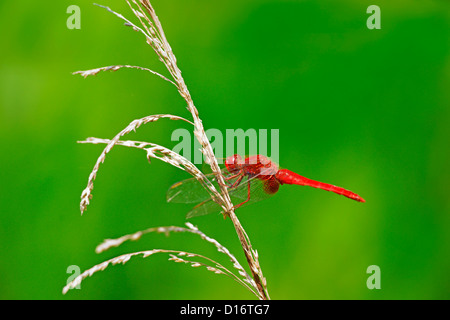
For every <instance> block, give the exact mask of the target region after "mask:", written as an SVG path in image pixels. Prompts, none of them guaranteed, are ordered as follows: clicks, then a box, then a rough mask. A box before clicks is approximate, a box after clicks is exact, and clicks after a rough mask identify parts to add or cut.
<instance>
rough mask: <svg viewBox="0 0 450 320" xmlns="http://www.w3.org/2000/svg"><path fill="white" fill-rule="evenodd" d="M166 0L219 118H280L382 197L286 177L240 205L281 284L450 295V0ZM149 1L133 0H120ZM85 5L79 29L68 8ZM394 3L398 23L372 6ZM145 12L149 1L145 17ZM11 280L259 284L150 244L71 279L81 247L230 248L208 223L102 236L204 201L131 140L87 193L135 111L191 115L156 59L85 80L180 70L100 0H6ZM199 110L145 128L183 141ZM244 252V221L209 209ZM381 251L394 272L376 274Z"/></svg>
mask: <svg viewBox="0 0 450 320" xmlns="http://www.w3.org/2000/svg"><path fill="white" fill-rule="evenodd" d="M152 2H153V6H154V7H155V10H156V12H157V14H158V16H159V18H160V19H161V21H162V24H163V26H164V29H165V32H166V35H167V37H168V39H169V42H170V44H171V45H172V48H173V50H174V52H175V55H176V56H177V58H178V64H179V67H180V68H181V70H182V71H183V75H184V77H185V80H186V83H187V85H188V87H189V89H190V91H191V94H192V96H193V99H194V102H195V104H196V106H197V108H198V109H199V112H200V116H201V118H202V119H203V122H204V125H205V127H206V128H218V129H220V130H225V129H230V128H231V129H234V128H243V129H249V128H255V129H269V130H270V129H279V130H280V162H281V165H282V166H283V167H285V168H289V169H291V170H293V171H296V172H298V173H300V174H302V175H305V176H307V177H310V178H313V179H317V180H322V181H324V182H330V183H334V184H337V185H340V186H343V187H346V188H348V189H350V190H353V191H355V192H357V193H359V194H360V195H361V196H363V197H364V198H365V199H366V200H367V203H365V204H360V203H356V202H355V201H350V200H348V199H346V198H344V197H339V196H335V195H333V194H331V193H327V192H324V191H320V190H316V189H313V188H306V187H295V186H285V187H283V188H282V189H281V190H280V192H279V193H278V194H277V195H276V196H274V197H272V198H271V199H269V200H265V201H263V202H260V203H257V204H254V205H252V206H248V207H245V208H242V209H241V210H239V211H238V215H239V217H240V219H241V222H242V224H243V225H244V227H245V229H246V231H247V233H248V234H249V235H250V238H251V240H252V244H253V246H254V247H255V248H256V249H257V250H258V252H259V255H260V263H261V266H262V268H263V271H264V275H265V276H266V278H267V281H268V288H269V292H270V295H271V297H272V298H273V299H448V298H450V281H449V276H448V270H449V268H450V258H449V249H450V241H449V240H450V239H449V234H448V226H449V222H450V221H449V209H450V206H449V195H448V192H449V187H448V184H449V181H450V180H449V178H450V174H449V173H450V170H449V167H448V165H449V163H450V161H449V160H450V152H449V137H450V129H449V127H450V126H449V123H450V108H449V101H450V99H449V95H450V91H449V86H450V54H449V43H450V41H449V40H450V28H449V24H450V23H449V21H450V3H449V2H448V1H444V0H442V1H438V0H435V1H411V0H409V1H406V0H402V1H395V2H393V1H387V0H378V1H374V2H372V1H371V2H368V1H360V0H346V1H331V0H327V1H312V0H304V1H300V0H298V1H294V0H292V1H275V0H272V1H268V0H267V1H264V0H258V1H256V0H252V1H249V0H245V1H242V0H239V1H237V0H230V1H207V0H201V1H200V0H199V1H182V0H164V1H161V0H154V1H152ZM100 3H101V4H104V5H109V6H111V7H112V8H113V9H115V10H116V11H119V12H121V13H122V14H124V15H125V16H127V17H129V18H133V15H132V13H131V12H130V10H129V8H128V6H127V4H126V3H125V2H124V1H119V0H117V1H101V2H100ZM72 4H76V5H78V6H80V8H81V29H80V30H69V29H67V27H66V20H67V18H68V17H69V14H67V13H66V9H67V7H68V6H69V5H72ZM371 4H377V5H379V6H380V7H381V19H382V20H381V23H382V29H381V30H369V29H368V28H367V27H366V19H367V18H368V17H369V15H368V14H367V13H366V9H367V7H368V6H369V5H371ZM133 21H134V20H133ZM0 29H1V30H2V49H1V53H0V55H1V56H0V57H1V59H0V104H1V108H0V112H1V113H0V121H1V126H0V130H1V135H2V138H3V142H2V148H1V157H0V164H1V167H0V181H1V183H0V197H1V209H0V210H1V218H0V298H2V299H252V298H253V296H252V295H251V294H250V293H249V292H248V291H246V290H245V289H244V288H243V287H241V286H239V285H238V284H236V283H235V282H233V281H232V280H230V279H228V278H226V277H224V276H220V275H215V274H213V273H211V272H207V271H205V270H200V269H193V268H190V267H188V266H185V265H181V264H175V263H173V262H168V261H167V256H164V255H161V256H157V255H156V256H153V257H150V258H147V259H141V258H135V259H134V260H131V261H130V262H128V263H127V264H126V265H123V266H122V265H120V266H115V267H111V268H108V269H107V270H105V271H104V272H101V273H98V274H97V275H95V276H94V277H92V278H89V279H87V280H85V281H84V282H83V283H82V286H81V287H82V289H81V290H72V291H70V292H69V293H68V294H67V295H65V296H63V295H62V294H61V289H62V287H63V286H64V285H65V283H66V280H67V277H69V276H70V275H71V274H67V273H66V269H67V267H68V266H69V265H78V266H80V268H81V270H84V269H86V268H89V267H91V266H93V265H95V264H97V263H100V262H102V261H103V260H105V259H109V258H112V257H114V256H116V255H119V254H122V253H127V252H132V251H138V250H144V249H152V248H168V249H180V250H187V251H192V252H198V253H202V254H204V255H207V256H210V257H211V258H214V259H217V260H220V261H221V262H223V264H224V265H227V266H229V264H228V261H227V259H226V258H224V257H223V256H222V255H221V254H219V253H218V252H217V251H216V250H215V248H214V247H212V246H211V245H210V244H208V243H204V241H201V240H200V239H199V238H198V237H196V236H193V235H189V234H173V235H171V236H170V237H165V236H164V235H159V234H152V235H148V236H145V237H143V238H142V239H141V240H140V241H138V242H132V243H126V244H125V245H123V247H119V248H116V249H114V250H111V251H108V252H106V253H103V254H100V255H97V254H96V253H95V252H94V249H95V246H96V245H97V244H99V243H100V242H101V241H102V240H103V239H105V238H114V237H119V236H121V235H124V234H128V233H132V232H135V231H138V230H142V229H145V228H148V227H154V226H162V225H178V226H182V225H183V224H184V222H185V219H184V216H185V213H186V212H187V211H188V210H189V208H190V207H189V206H188V205H180V204H178V205H176V204H167V203H166V202H165V192H166V190H167V188H168V187H169V186H170V185H171V184H172V183H174V182H177V181H179V180H182V179H185V178H188V177H189V175H188V174H186V173H184V172H182V171H180V170H177V169H176V168H174V167H172V166H169V165H166V164H164V163H161V162H159V161H157V160H154V161H153V162H152V163H151V165H149V164H148V162H147V160H146V159H145V155H144V154H143V153H142V152H141V151H139V150H132V149H127V148H122V147H117V148H115V149H114V150H113V152H112V153H111V154H110V155H109V156H108V157H107V159H106V161H105V163H104V165H103V166H102V167H101V168H100V171H99V174H98V177H97V179H96V183H95V189H94V192H93V194H94V197H93V199H92V202H91V205H90V206H89V208H88V210H87V212H85V214H84V215H83V216H80V212H79V199H80V194H81V191H82V190H83V189H84V188H85V186H86V183H87V178H88V175H89V173H90V171H91V169H92V167H93V165H94V163H95V161H96V159H97V156H98V155H99V154H100V152H101V150H102V148H103V146H99V145H80V144H77V143H76V141H77V140H82V139H85V138H87V137H90V136H95V137H102V138H111V137H113V136H114V135H115V134H116V133H117V132H119V131H120V130H122V129H123V128H124V127H125V126H126V125H127V124H128V123H129V122H130V121H131V120H133V119H136V118H141V117H143V116H146V115H150V114H157V113H172V114H178V115H181V116H184V117H189V116H190V115H189V113H188V112H187V110H186V109H185V102H184V100H183V99H182V98H181V97H180V96H179V95H178V93H177V92H176V90H175V89H174V88H173V87H172V86H171V85H170V84H168V83H167V82H164V81H162V80H161V79H160V78H158V77H155V76H153V75H150V74H148V73H145V72H141V71H137V70H119V71H117V72H115V73H111V72H105V73H102V74H99V75H97V76H96V77H90V78H87V79H83V78H82V77H80V76H74V75H72V74H71V73H72V72H73V71H77V70H87V69H90V68H95V67H101V66H108V65H113V64H132V65H140V66H143V67H148V68H151V69H154V70H156V71H159V72H161V73H164V74H167V71H165V70H164V67H163V65H162V64H161V63H160V62H159V61H158V60H157V58H156V56H155V54H154V52H153V51H152V49H151V48H150V47H149V46H148V45H147V44H146V43H145V41H144V40H143V37H142V36H141V35H140V34H138V33H135V32H133V31H132V30H131V29H130V28H126V27H123V26H122V21H120V20H119V19H118V18H116V17H115V16H113V15H112V14H110V13H108V12H107V11H105V10H104V9H101V8H99V7H96V6H93V5H92V3H91V2H90V1H66V0H64V1H57V2H56V1H27V2H23V1H22V2H21V1H2V2H1V3H0ZM178 127H184V128H189V126H188V125H187V124H183V123H180V122H173V121H169V120H161V121H159V122H157V123H154V124H151V125H147V126H143V127H141V128H140V129H139V130H138V132H137V133H133V134H131V135H129V136H128V138H129V139H135V140H144V141H152V142H155V143H159V144H162V145H165V146H168V147H173V146H174V145H175V144H176V142H172V141H171V140H170V136H171V132H172V131H173V130H175V129H176V128H178ZM191 222H192V223H194V224H195V225H197V226H198V227H199V228H200V229H201V230H203V231H204V232H205V233H206V234H208V235H210V236H212V237H214V238H215V239H217V240H218V241H219V242H221V243H222V244H224V245H225V246H227V247H228V248H229V249H230V250H231V251H232V252H233V253H234V254H235V255H236V257H237V258H238V259H239V260H240V261H241V263H242V264H245V258H244V255H243V253H242V249H241V247H240V244H239V241H238V239H237V237H236V234H235V231H234V229H233V227H232V225H231V222H230V221H229V220H224V219H222V218H221V217H220V216H217V215H210V216H205V217H199V218H196V219H192V220H191ZM370 265H378V266H379V267H380V268H381V289H380V290H369V289H368V288H367V287H366V280H367V278H368V276H369V275H368V274H367V273H366V269H367V267H368V266H370Z"/></svg>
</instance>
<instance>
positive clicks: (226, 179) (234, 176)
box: [219, 172, 242, 188]
mask: <svg viewBox="0 0 450 320" xmlns="http://www.w3.org/2000/svg"><path fill="white" fill-rule="evenodd" d="M241 174H242V172H238V173H236V174H233V175H230V176H228V177H224V179H225V184H221V183H219V184H220V185H222V186H224V187H228V188H234V187H235V183H236V182H237V181H235V183H227V182H228V180H231V179H234V178H237V177H239V176H240V175H241ZM238 180H239V179H238ZM241 180H242V179H241ZM239 182H240V181H239Z"/></svg>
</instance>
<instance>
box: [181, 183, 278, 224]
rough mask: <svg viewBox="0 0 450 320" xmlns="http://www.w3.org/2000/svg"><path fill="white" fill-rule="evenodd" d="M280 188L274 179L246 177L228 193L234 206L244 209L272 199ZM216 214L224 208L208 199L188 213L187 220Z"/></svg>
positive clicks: (229, 189)
mask: <svg viewBox="0 0 450 320" xmlns="http://www.w3.org/2000/svg"><path fill="white" fill-rule="evenodd" d="M233 180H236V179H233ZM278 188H279V182H278V181H277V180H275V179H274V178H269V179H260V178H258V177H253V178H248V177H247V176H244V178H243V179H242V181H241V182H240V183H239V185H237V186H235V187H233V188H228V193H229V195H230V198H231V202H232V203H233V204H234V206H235V207H236V206H239V207H242V206H246V205H249V204H252V203H255V202H257V201H261V200H264V199H267V198H269V197H271V196H272V195H274V194H275V193H276V192H277V191H278ZM247 200H248V201H247ZM214 212H217V213H219V212H222V208H221V207H220V206H219V205H218V204H217V203H215V202H214V201H213V200H212V199H211V198H208V199H205V200H204V201H202V202H200V203H199V204H197V205H196V206H195V207H194V208H192V210H191V211H189V212H188V213H187V215H186V219H189V218H193V217H198V216H203V215H206V214H209V213H214Z"/></svg>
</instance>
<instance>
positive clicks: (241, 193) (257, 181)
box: [167, 154, 366, 218]
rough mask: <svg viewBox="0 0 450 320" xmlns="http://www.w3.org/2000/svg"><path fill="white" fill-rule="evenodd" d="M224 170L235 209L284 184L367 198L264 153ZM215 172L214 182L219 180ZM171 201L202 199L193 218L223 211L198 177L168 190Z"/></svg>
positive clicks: (233, 159) (231, 160)
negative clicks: (280, 163) (289, 167)
mask: <svg viewBox="0 0 450 320" xmlns="http://www.w3.org/2000/svg"><path fill="white" fill-rule="evenodd" d="M222 172H223V174H224V177H225V181H226V184H227V187H228V192H229V194H230V197H231V200H232V202H233V203H239V202H240V203H239V204H238V205H235V207H234V208H235V209H237V208H239V207H241V206H243V205H245V204H249V203H253V202H256V201H260V200H263V199H266V198H268V197H270V196H272V195H274V194H275V193H277V191H278V189H279V188H280V185H283V184H296V185H299V186H310V187H313V188H319V189H323V190H326V191H331V192H334V193H337V194H340V195H343V196H345V197H347V198H350V199H353V200H356V201H359V202H366V201H365V200H364V199H363V198H361V197H360V196H359V195H357V194H356V193H353V192H351V191H349V190H347V189H344V188H341V187H337V186H334V185H331V184H328V183H323V182H319V181H315V180H311V179H308V178H305V177H303V176H301V175H299V174H297V173H295V172H292V171H290V170H287V169H280V168H279V167H278V165H277V164H275V163H274V162H273V161H271V160H270V159H269V158H268V157H266V156H263V155H256V156H250V157H247V158H245V160H244V159H242V157H241V156H240V155H238V154H235V155H232V156H230V157H228V158H226V160H225V168H224V169H223V171H222ZM209 175H211V176H212V181H213V184H215V186H216V188H218V183H217V182H216V181H215V178H213V174H212V173H211V174H209ZM167 201H168V202H175V203H197V202H200V203H198V204H197V205H196V206H195V207H194V208H193V209H192V210H191V211H190V212H189V213H188V214H187V216H186V218H192V217H196V216H201V215H205V214H208V213H212V212H220V211H221V207H220V206H219V205H218V204H217V203H216V202H214V201H213V200H212V199H211V196H210V194H209V193H208V192H207V191H206V190H205V189H204V188H203V186H202V185H201V184H200V183H199V182H198V181H197V179H195V178H191V179H187V180H184V181H181V182H177V183H175V184H174V185H172V186H171V187H170V188H169V190H168V191H167Z"/></svg>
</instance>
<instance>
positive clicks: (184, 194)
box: [166, 174, 219, 203]
mask: <svg viewBox="0 0 450 320" xmlns="http://www.w3.org/2000/svg"><path fill="white" fill-rule="evenodd" d="M206 177H207V178H208V179H209V180H210V181H212V182H213V185H214V187H215V188H216V189H217V188H218V187H219V184H218V183H217V182H216V181H215V178H214V175H212V174H207V175H206ZM210 197H211V195H210V194H209V192H208V191H206V189H205V188H204V187H203V186H202V184H201V183H200V182H199V181H198V180H197V179H195V178H191V179H186V180H183V181H180V182H177V183H175V184H173V185H172V186H171V187H170V188H169V190H167V193H166V199H167V202H172V203H198V202H201V201H205V200H207V199H208V198H210Z"/></svg>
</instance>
